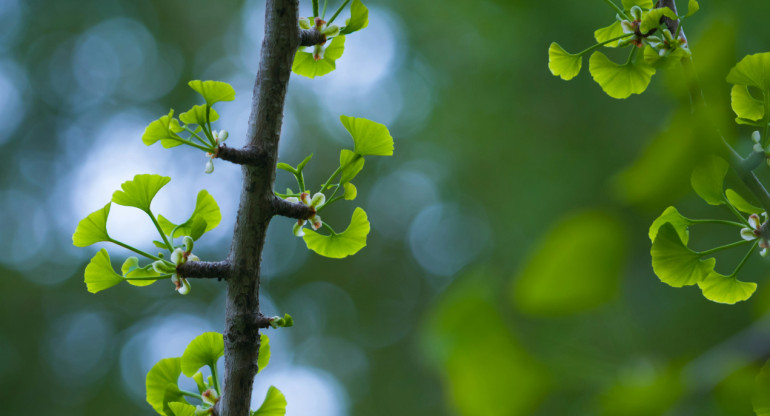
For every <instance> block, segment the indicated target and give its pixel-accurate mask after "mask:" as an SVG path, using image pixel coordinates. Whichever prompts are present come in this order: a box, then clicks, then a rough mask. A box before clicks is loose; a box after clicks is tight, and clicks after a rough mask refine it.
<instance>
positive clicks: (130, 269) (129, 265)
mask: <svg viewBox="0 0 770 416" xmlns="http://www.w3.org/2000/svg"><path fill="white" fill-rule="evenodd" d="M163 248H165V246H164V247H163ZM120 270H121V272H122V273H123V277H124V278H127V279H125V280H126V281H127V282H128V283H129V284H131V285H134V286H149V285H151V284H153V283H155V282H157V280H128V278H136V277H155V276H160V273H158V272H156V271H155V270H153V269H148V270H142V269H141V268H140V267H139V259H138V258H136V257H133V256H132V257H129V258H127V259H126V261H124V262H123V266H121V268H120Z"/></svg>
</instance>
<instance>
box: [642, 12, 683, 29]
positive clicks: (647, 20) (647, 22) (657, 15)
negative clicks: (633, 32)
mask: <svg viewBox="0 0 770 416" xmlns="http://www.w3.org/2000/svg"><path fill="white" fill-rule="evenodd" d="M663 16H666V17H668V18H669V19H674V20H677V19H678V18H679V17H677V15H676V13H674V11H673V10H671V9H669V8H668V7H660V8H658V9H652V10H650V11H649V12H647V13H645V14H644V16H643V17H642V23H641V24H640V25H639V32H641V33H643V34H646V33H648V32H649V31H651V30H653V29H657V28H658V26H660V19H661V18H662V17H663Z"/></svg>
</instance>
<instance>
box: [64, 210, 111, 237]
mask: <svg viewBox="0 0 770 416" xmlns="http://www.w3.org/2000/svg"><path fill="white" fill-rule="evenodd" d="M109 215H110V202H108V203H107V205H105V206H104V208H102V209H98V210H96V211H94V212H92V213H90V214H88V216H87V217H85V218H83V219H82V220H80V222H79V223H78V227H77V228H76V229H75V233H74V234H72V244H74V245H75V247H87V246H90V245H91V244H95V243H98V242H101V241H110V240H111V238H110V235H109V234H108V233H107V217H108V216H109Z"/></svg>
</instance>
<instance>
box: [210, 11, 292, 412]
mask: <svg viewBox="0 0 770 416" xmlns="http://www.w3.org/2000/svg"><path fill="white" fill-rule="evenodd" d="M265 8H266V10H265V38H264V41H263V42H262V51H261V55H260V63H259V70H258V73H257V79H256V82H255V84H254V97H253V99H252V109H251V116H250V118H249V127H248V133H247V134H248V136H247V139H248V144H247V146H248V147H251V148H253V149H256V150H257V151H259V152H260V153H261V154H262V155H263V157H264V160H263V161H261V163H259V164H257V165H243V167H242V170H243V190H242V192H241V201H240V206H239V208H238V218H237V220H236V224H235V234H234V236H233V243H232V246H231V248H230V255H229V262H230V264H231V265H232V270H231V273H230V277H229V278H228V279H227V309H226V317H225V330H224V339H225V375H224V389H223V395H222V399H221V400H220V403H219V404H220V406H221V407H219V409H218V410H219V414H220V415H223V416H248V415H249V404H250V402H251V391H252V386H253V382H254V376H255V375H256V374H257V357H258V355H259V326H260V324H259V322H258V320H257V319H255V317H256V316H259V267H260V261H261V259H262V248H263V246H264V243H265V234H266V232H267V227H268V224H269V223H270V218H271V217H272V216H273V215H274V213H275V211H274V202H273V200H274V195H273V189H272V188H273V181H274V179H275V166H276V160H277V157H278V140H279V138H280V135H281V122H282V120H283V108H284V100H285V98H286V90H287V87H288V84H289V77H290V75H291V65H292V61H293V59H294V53H295V52H296V50H297V48H298V47H299V42H300V34H299V25H298V2H297V0H268V1H267V4H266V7H265Z"/></svg>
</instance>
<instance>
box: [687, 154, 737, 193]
mask: <svg viewBox="0 0 770 416" xmlns="http://www.w3.org/2000/svg"><path fill="white" fill-rule="evenodd" d="M729 167H730V165H728V164H727V162H725V161H724V159H722V158H720V157H717V156H709V157H707V158H706V159H704V160H703V161H702V162H701V163H700V164H698V165H697V166H696V167H695V169H694V170H693V171H692V176H690V183H691V184H692V189H694V190H695V192H696V193H697V194H698V195H699V196H700V197H701V198H703V200H704V201H706V202H707V203H709V204H710V205H722V204H724V203H725V201H724V198H723V196H722V192H723V191H722V187H723V185H724V181H725V175H726V174H727V169H728V168H729Z"/></svg>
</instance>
